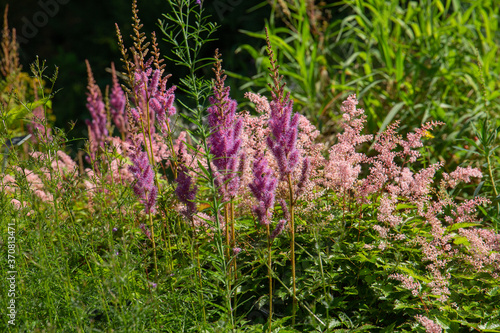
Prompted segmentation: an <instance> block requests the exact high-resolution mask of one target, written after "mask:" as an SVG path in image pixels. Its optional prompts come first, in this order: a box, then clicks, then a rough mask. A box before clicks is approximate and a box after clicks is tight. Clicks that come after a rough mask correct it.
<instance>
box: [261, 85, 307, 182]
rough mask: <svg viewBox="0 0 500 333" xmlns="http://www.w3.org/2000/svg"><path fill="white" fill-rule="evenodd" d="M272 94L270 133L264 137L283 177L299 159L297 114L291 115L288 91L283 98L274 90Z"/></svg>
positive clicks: (290, 101) (289, 172) (290, 171)
mask: <svg viewBox="0 0 500 333" xmlns="http://www.w3.org/2000/svg"><path fill="white" fill-rule="evenodd" d="M272 94H273V100H272V101H271V103H270V104H269V105H270V107H271V115H270V118H269V123H268V126H269V129H270V130H271V135H269V136H268V137H267V138H266V140H267V141H266V142H267V146H268V147H269V149H270V150H271V152H272V153H273V155H274V158H275V159H276V162H277V164H278V170H279V174H280V176H281V178H283V179H284V178H285V177H286V176H288V175H289V174H291V173H292V172H293V170H294V169H295V167H296V166H297V164H298V162H299V159H300V153H299V151H298V150H297V135H298V124H299V114H298V113H295V114H293V115H292V110H293V101H292V100H291V99H290V94H289V93H288V94H287V95H286V96H285V97H284V98H283V97H282V96H280V95H279V94H278V95H277V94H275V92H273V93H272Z"/></svg>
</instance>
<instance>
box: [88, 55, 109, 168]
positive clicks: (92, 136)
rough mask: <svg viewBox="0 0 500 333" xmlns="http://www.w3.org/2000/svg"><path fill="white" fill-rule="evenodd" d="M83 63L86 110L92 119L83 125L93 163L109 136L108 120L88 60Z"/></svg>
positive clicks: (99, 90)
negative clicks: (84, 68) (85, 80)
mask: <svg viewBox="0 0 500 333" xmlns="http://www.w3.org/2000/svg"><path fill="white" fill-rule="evenodd" d="M85 62H86V64H87V72H88V86H87V88H88V92H87V109H88V110H89V112H90V115H91V117H92V119H91V120H86V121H85V123H86V124H87V127H88V131H89V143H90V151H89V152H90V159H91V160H92V161H95V158H96V155H97V153H98V152H99V150H100V149H103V148H104V143H105V141H106V138H107V137H108V135H109V132H108V126H107V122H108V120H107V115H106V106H105V104H104V101H103V99H102V93H101V89H100V88H99V86H98V85H97V84H96V82H95V80H94V75H93V74H92V69H91V68H90V63H89V62H88V60H85Z"/></svg>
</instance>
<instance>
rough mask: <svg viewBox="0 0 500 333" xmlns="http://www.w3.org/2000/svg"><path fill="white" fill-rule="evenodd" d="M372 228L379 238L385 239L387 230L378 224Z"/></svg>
mask: <svg viewBox="0 0 500 333" xmlns="http://www.w3.org/2000/svg"><path fill="white" fill-rule="evenodd" d="M372 228H373V230H375V231H376V232H378V235H379V236H380V238H387V236H388V234H387V233H388V231H389V229H387V228H385V227H382V226H380V225H378V224H375V225H374V226H373V227H372Z"/></svg>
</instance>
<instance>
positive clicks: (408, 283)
mask: <svg viewBox="0 0 500 333" xmlns="http://www.w3.org/2000/svg"><path fill="white" fill-rule="evenodd" d="M389 278H390V279H394V280H398V281H400V282H401V286H402V287H403V288H405V289H408V290H410V291H411V293H412V295H413V296H418V293H419V291H420V290H421V289H422V286H421V285H420V282H418V281H415V280H414V279H413V277H412V276H407V275H403V274H400V273H395V274H391V275H389Z"/></svg>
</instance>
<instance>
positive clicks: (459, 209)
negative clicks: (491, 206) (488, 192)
mask: <svg viewBox="0 0 500 333" xmlns="http://www.w3.org/2000/svg"><path fill="white" fill-rule="evenodd" d="M488 203H490V200H488V199H487V198H483V197H475V198H473V199H467V200H464V201H463V202H461V203H460V204H453V206H455V209H454V210H452V211H451V215H452V217H453V219H452V220H449V221H450V222H451V223H463V222H475V221H476V211H477V207H478V206H480V205H483V204H488Z"/></svg>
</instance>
